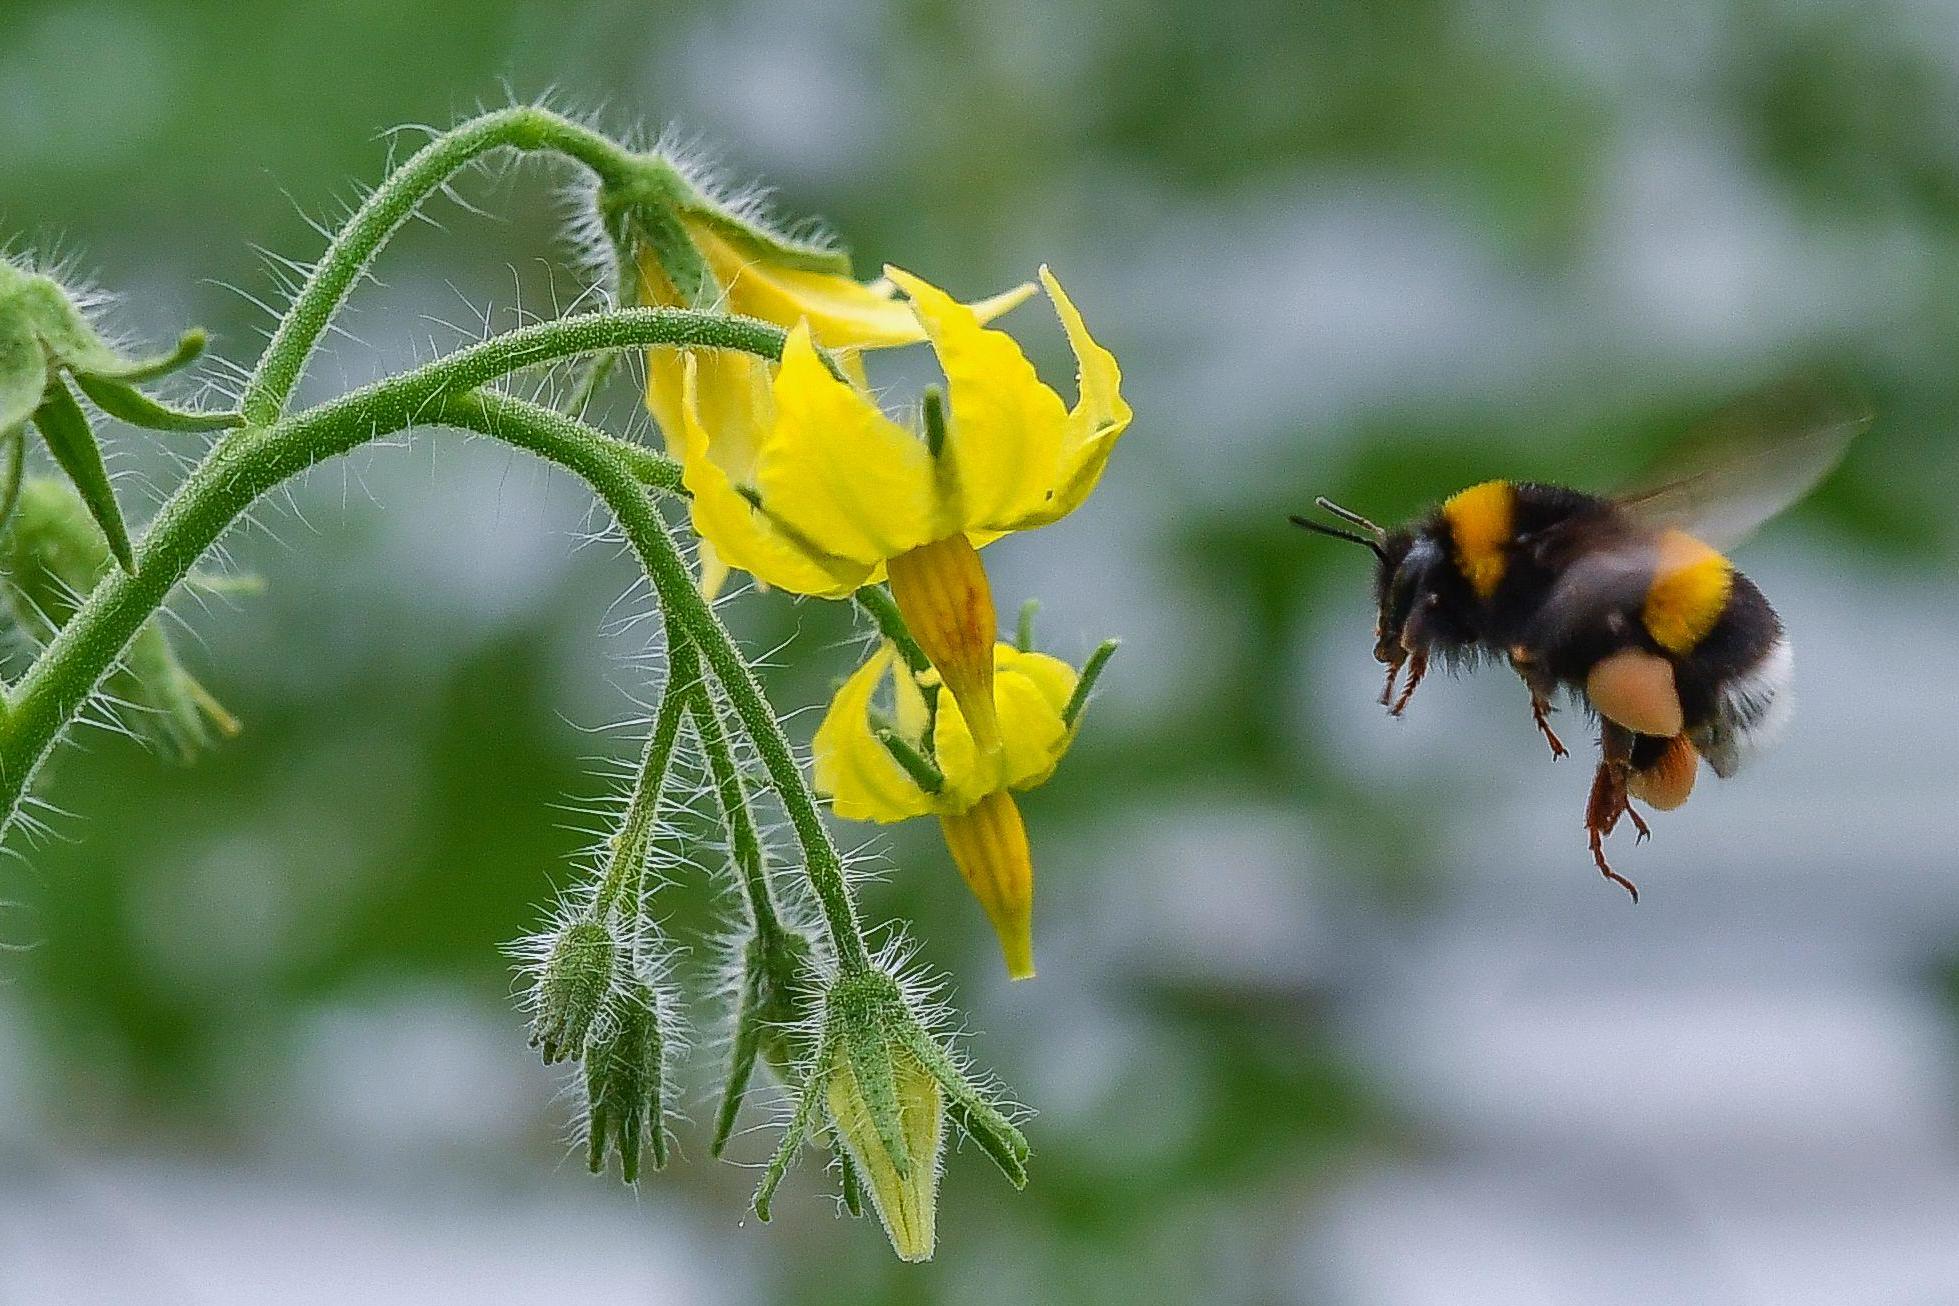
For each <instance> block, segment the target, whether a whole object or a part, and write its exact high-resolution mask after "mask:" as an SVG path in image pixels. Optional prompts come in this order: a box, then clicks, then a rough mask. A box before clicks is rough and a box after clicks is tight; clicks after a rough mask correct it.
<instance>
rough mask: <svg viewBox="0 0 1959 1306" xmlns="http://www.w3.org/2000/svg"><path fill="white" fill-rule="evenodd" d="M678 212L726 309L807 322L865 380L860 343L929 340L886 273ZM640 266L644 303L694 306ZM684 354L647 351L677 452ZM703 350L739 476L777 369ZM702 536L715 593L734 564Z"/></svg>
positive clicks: (720, 439)
mask: <svg viewBox="0 0 1959 1306" xmlns="http://www.w3.org/2000/svg"><path fill="white" fill-rule="evenodd" d="M678 220H679V223H680V226H681V229H682V230H683V231H684V232H685V234H686V236H687V238H688V240H690V241H691V242H692V243H693V245H694V248H695V249H697V250H698V251H699V252H700V254H701V257H702V260H703V261H704V262H705V263H706V265H707V269H708V271H709V272H710V273H711V274H712V275H713V277H714V281H715V284H716V285H717V286H718V287H719V288H720V291H721V298H720V301H719V306H720V308H721V309H722V310H723V311H725V312H728V313H733V314H738V315H740V316H743V317H753V318H759V319H761V320H762V321H764V322H770V323H773V324H775V325H776V326H779V327H782V328H784V329H785V330H786V329H788V328H790V327H793V326H795V325H796V324H797V323H799V322H807V323H808V324H809V330H810V335H811V338H812V339H813V340H814V341H815V343H816V345H817V346H818V347H819V348H822V349H828V350H833V351H836V352H837V353H838V355H839V357H840V359H841V360H842V362H843V365H844V367H845V368H846V369H847V370H848V371H849V372H850V374H851V375H852V376H853V377H854V378H856V379H857V381H858V382H859V383H860V384H861V383H862V382H863V369H862V365H861V363H859V362H858V359H857V354H858V352H859V351H860V350H865V349H887V348H892V347H895V346H900V345H915V344H918V343H920V342H922V341H923V340H924V339H925V327H924V326H923V325H922V324H921V323H920V322H919V320H918V318H917V316H916V315H915V314H913V312H912V311H911V309H910V307H909V306H907V305H906V304H904V303H902V302H900V301H899V300H898V299H897V298H896V295H897V288H896V287H895V286H894V285H893V284H892V283H891V282H890V281H888V280H886V279H883V278H880V279H879V280H877V281H873V282H870V283H869V284H866V283H864V282H860V281H858V280H856V279H855V278H854V277H847V276H843V275H841V274H839V273H835V272H816V271H811V270H809V269H806V268H797V267H790V266H787V265H785V264H783V263H781V262H779V261H772V260H770V259H769V258H768V257H766V256H765V255H764V254H763V253H761V252H760V251H756V252H752V253H751V252H749V251H748V250H747V249H746V248H745V247H744V246H742V245H740V244H738V243H737V242H736V241H734V240H731V239H729V238H728V237H727V236H725V235H723V234H721V233H720V232H719V231H717V230H716V229H715V228H714V227H712V226H710V225H709V224H707V223H706V222H703V221H701V220H700V219H698V218H691V217H689V216H688V215H685V214H681V215H679V216H678ZM639 275H640V298H641V301H642V302H644V303H647V304H652V305H655V306H658V307H666V308H684V307H687V306H688V305H686V304H685V303H684V302H683V296H682V295H681V294H680V292H679V291H678V290H676V289H675V288H674V285H673V283H672V282H671V281H670V280H668V278H667V275H666V273H665V272H664V271H662V269H661V267H660V263H659V260H658V259H657V258H656V257H654V256H653V255H652V254H651V253H648V254H645V255H643V256H642V257H641V259H640V264H639ZM1033 293H1034V286H1033V283H1031V282H1026V283H1023V284H1021V285H1018V286H1015V287H1014V288H1013V289H1012V290H1009V291H1006V292H1005V293H1003V294H999V295H995V296H993V297H992V298H990V299H984V300H981V301H979V302H977V303H975V304H972V305H970V306H969V307H970V308H971V310H972V312H973V314H974V315H975V316H976V317H978V318H979V320H980V321H982V322H990V321H992V320H993V319H994V318H996V317H998V316H999V315H1000V314H1002V313H1004V312H1006V311H1007V310H1008V309H1010V308H1013V307H1014V306H1015V305H1017V304H1020V303H1024V302H1025V301H1026V299H1027V297H1028V296H1030V295H1032V294H1033ZM685 356H687V355H684V353H683V351H681V350H678V349H652V350H648V351H647V355H646V407H647V411H649V412H651V413H652V414H653V420H654V421H655V422H656V423H658V425H659V427H660V432H661V434H662V435H663V436H664V438H665V440H666V443H667V452H669V453H671V454H673V455H675V456H676V457H678V456H679V455H680V452H681V442H682V432H683V430H684V423H683V419H682V416H681V395H682V391H683V386H684V382H683V376H682V358H683V357H685ZM695 357H696V358H697V361H696V364H695V366H696V370H697V378H696V383H695V384H696V393H697V394H698V395H699V396H700V399H699V403H700V408H701V425H702V426H703V428H704V429H705V430H707V431H708V432H709V440H710V444H711V446H712V449H713V455H714V457H715V458H716V459H717V461H720V462H721V463H722V465H723V466H725V467H727V468H728V469H729V471H730V473H731V474H732V475H735V476H736V477H737V478H738V479H739V478H741V477H744V476H746V475H747V474H748V473H749V472H751V471H752V470H753V468H754V465H755V452H756V444H757V441H758V439H759V437H760V433H761V428H762V427H764V426H765V425H766V417H763V416H758V415H760V414H766V413H767V411H768V403H769V371H770V369H769V367H768V365H767V364H766V363H764V362H762V360H760V359H758V358H756V357H754V356H753V355H750V354H742V353H736V352H734V351H726V352H708V353H704V354H700V355H698V356H695ZM701 545H702V547H701V554H702V557H701V585H702V588H703V589H704V590H706V591H707V593H708V595H709V596H710V597H711V596H713V595H714V594H716V593H718V592H719V591H720V589H721V587H722V585H723V584H725V583H726V581H727V577H728V571H729V568H728V565H727V564H726V563H725V562H723V561H722V559H721V556H720V554H719V553H718V552H717V550H716V549H715V547H714V543H713V541H711V540H709V539H707V538H705V537H703V539H702V542H701Z"/></svg>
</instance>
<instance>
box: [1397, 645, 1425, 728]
mask: <svg viewBox="0 0 1959 1306" xmlns="http://www.w3.org/2000/svg"><path fill="white" fill-rule="evenodd" d="M1427 674H1428V654H1427V653H1426V652H1423V651H1422V650H1420V649H1417V650H1416V651H1415V652H1414V653H1413V654H1411V655H1410V656H1409V658H1408V679H1407V680H1406V681H1405V682H1403V684H1402V686H1401V697H1400V698H1397V699H1396V700H1395V701H1394V706H1393V707H1391V708H1389V709H1388V715H1389V716H1400V715H1401V714H1402V713H1403V712H1405V711H1407V710H1408V700H1409V699H1411V698H1413V697H1414V696H1415V687H1416V686H1417V685H1419V684H1421V683H1422V677H1423V676H1426V675H1427Z"/></svg>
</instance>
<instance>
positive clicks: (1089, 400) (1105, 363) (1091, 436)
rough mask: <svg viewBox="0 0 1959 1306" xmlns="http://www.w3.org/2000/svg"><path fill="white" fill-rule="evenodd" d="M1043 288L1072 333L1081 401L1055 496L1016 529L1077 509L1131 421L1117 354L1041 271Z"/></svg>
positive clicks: (1066, 444) (1053, 519) (1063, 455)
mask: <svg viewBox="0 0 1959 1306" xmlns="http://www.w3.org/2000/svg"><path fill="white" fill-rule="evenodd" d="M1041 284H1042V285H1043V286H1044V287H1046V289H1047V292H1048V298H1049V299H1051V300H1052V301H1054V311H1055V313H1056V314H1057V315H1058V316H1059V317H1060V318H1061V327H1062V330H1064V331H1065V332H1067V334H1068V344H1069V347H1070V348H1072V349H1073V350H1074V351H1075V366H1076V383H1077V385H1078V386H1079V387H1080V398H1078V399H1077V400H1076V401H1075V406H1074V408H1073V409H1071V410H1070V411H1069V413H1068V429H1067V435H1066V437H1065V438H1064V440H1063V442H1062V449H1061V457H1060V467H1059V469H1058V474H1057V478H1056V482H1055V486H1054V495H1053V497H1052V498H1051V499H1049V500H1048V502H1047V503H1046V504H1044V505H1043V506H1041V507H1040V508H1038V509H1037V510H1035V511H1034V512H1031V513H1029V514H1027V515H1026V516H1024V517H1022V518H1020V519H1019V520H1017V521H1015V522H1013V523H1011V525H1012V527H1013V529H1015V530H1028V529H1032V528H1033V527H1037V526H1046V525H1048V524H1049V523H1051V522H1056V521H1059V520H1060V519H1061V518H1063V517H1066V516H1067V515H1068V514H1069V513H1071V512H1073V511H1074V510H1075V509H1076V508H1079V507H1080V506H1081V504H1082V501H1083V500H1085V499H1087V498H1088V496H1089V495H1090V494H1091V493H1092V492H1093V491H1094V489H1095V486H1096V483H1097V482H1099V481H1100V480H1101V479H1102V470H1103V468H1105V467H1107V466H1108V462H1109V455H1110V454H1111V453H1114V452H1115V447H1116V441H1117V440H1118V439H1120V438H1121V437H1122V433H1123V432H1124V431H1126V430H1128V429H1129V422H1130V418H1131V416H1132V414H1131V411H1130V408H1129V403H1128V401H1127V400H1125V399H1124V398H1123V397H1122V389H1121V387H1122V369H1121V368H1120V367H1118V366H1117V365H1116V359H1115V355H1114V354H1111V353H1110V352H1109V351H1108V350H1106V349H1104V348H1103V347H1102V346H1101V345H1099V344H1097V343H1096V342H1095V339H1094V337H1092V336H1090V335H1089V334H1088V327H1087V326H1086V324H1084V323H1083V322H1082V315H1081V313H1080V312H1079V311H1078V310H1077V309H1076V308H1075V304H1074V301H1073V300H1071V299H1069V298H1068V295H1067V292H1066V291H1064V290H1062V288H1061V283H1060V282H1059V281H1056V280H1055V279H1054V274H1053V273H1051V272H1049V271H1048V270H1047V268H1045V267H1043V268H1042V269H1041Z"/></svg>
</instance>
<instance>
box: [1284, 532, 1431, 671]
mask: <svg viewBox="0 0 1959 1306" xmlns="http://www.w3.org/2000/svg"><path fill="white" fill-rule="evenodd" d="M1313 502H1314V503H1315V504H1316V505H1317V506H1318V507H1319V509H1320V511H1322V512H1326V513H1331V514H1332V515H1333V516H1335V517H1338V518H1339V519H1340V520H1341V521H1343V522H1347V523H1349V524H1350V525H1352V526H1355V527H1358V529H1357V530H1347V529H1345V528H1344V527H1340V526H1331V525H1328V524H1327V523H1325V522H1318V521H1314V520H1312V519H1311V518H1308V517H1294V518H1293V519H1292V523H1293V525H1295V526H1300V527H1304V528H1305V529H1306V530H1309V531H1315V532H1317V533H1319V534H1321V535H1331V536H1332V537H1333V538H1334V539H1336V540H1347V541H1349V542H1350V543H1353V544H1358V545H1360V546H1361V547H1362V548H1365V549H1368V550H1370V551H1371V552H1372V553H1373V554H1374V562H1375V566H1374V601H1375V603H1376V605H1377V606H1378V608H1379V611H1378V613H1377V614H1376V617H1375V622H1374V656H1375V658H1376V659H1377V660H1379V661H1380V662H1383V663H1385V664H1387V665H1389V666H1399V665H1400V664H1401V663H1403V662H1405V661H1406V660H1407V658H1408V654H1409V653H1410V652H1412V651H1413V650H1411V649H1409V648H1407V647H1405V646H1404V644H1403V636H1404V634H1407V633H1410V632H1409V627H1410V620H1409V619H1410V617H1411V616H1413V615H1414V611H1415V605H1416V603H1417V602H1418V601H1419V599H1420V597H1421V595H1422V593H1423V592H1424V591H1425V589H1426V587H1427V586H1426V582H1427V579H1428V571H1429V568H1430V567H1431V566H1432V565H1433V564H1434V561H1435V559H1434V557H1432V556H1430V552H1432V551H1425V550H1424V549H1422V548H1420V547H1418V545H1417V542H1416V539H1415V536H1414V534H1413V533H1412V532H1409V531H1405V530H1402V531H1390V530H1386V529H1384V528H1382V527H1380V526H1376V525H1375V524H1374V523H1373V522H1371V521H1369V520H1367V518H1365V517H1363V516H1361V515H1360V514H1359V513H1357V512H1353V511H1351V510H1350V509H1347V508H1342V507H1341V506H1340V505H1339V504H1337V503H1335V502H1333V501H1332V500H1331V499H1325V498H1321V499H1315V500H1314V501H1313Z"/></svg>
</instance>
